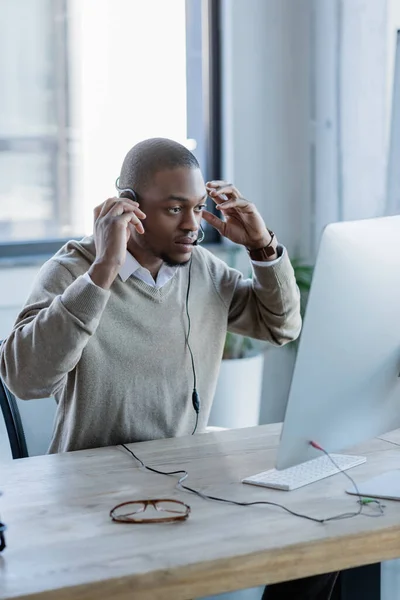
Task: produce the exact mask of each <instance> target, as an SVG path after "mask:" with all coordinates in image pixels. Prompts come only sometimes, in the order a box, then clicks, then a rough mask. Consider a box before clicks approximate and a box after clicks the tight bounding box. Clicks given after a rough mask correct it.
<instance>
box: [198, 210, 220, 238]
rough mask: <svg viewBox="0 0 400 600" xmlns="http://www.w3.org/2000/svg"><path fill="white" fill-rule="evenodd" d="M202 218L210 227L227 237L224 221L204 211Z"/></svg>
mask: <svg viewBox="0 0 400 600" xmlns="http://www.w3.org/2000/svg"><path fill="white" fill-rule="evenodd" d="M201 216H202V218H203V219H204V220H205V221H207V223H209V224H210V225H212V226H213V227H214V228H215V229H216V230H217V231H219V233H220V234H221V235H225V228H226V223H225V221H222V220H221V219H219V218H218V217H216V216H215V215H213V214H212V213H210V212H209V211H208V210H203V212H202V213H201Z"/></svg>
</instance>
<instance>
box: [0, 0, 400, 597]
mask: <svg viewBox="0 0 400 600" xmlns="http://www.w3.org/2000/svg"><path fill="white" fill-rule="evenodd" d="M398 29H400V0H0V289H1V290H2V291H1V295H0V339H2V338H4V337H5V336H7V334H8V333H9V331H10V329H11V327H12V324H13V322H14V319H15V317H16V315H17V314H18V311H19V309H20V308H21V306H22V305H23V303H24V302H25V299H26V297H27V295H28V292H29V289H30V286H31V284H32V281H33V279H34V277H35V276H36V274H37V272H38V270H39V268H40V266H41V264H43V262H44V261H45V260H46V259H47V258H48V257H49V256H51V255H52V254H53V253H54V252H55V251H56V250H57V249H58V248H59V247H60V246H61V245H62V244H63V243H64V241H65V240H67V239H70V238H75V237H76V238H79V237H81V236H82V235H84V234H87V233H91V231H92V210H93V207H94V206H96V205H97V204H99V203H101V202H103V201H104V200H105V199H106V198H107V197H109V196H110V195H114V182H115V179H116V177H117V176H118V173H119V169H120V165H121V162H122V160H123V158H124V155H125V154H126V152H127V151H128V150H129V148H130V147H131V146H133V145H134V144H135V143H136V142H138V141H140V140H142V139H145V138H148V137H152V136H164V137H170V138H172V139H175V140H177V141H179V142H181V143H183V144H185V145H187V147H188V148H190V149H191V150H192V151H193V152H194V153H195V154H196V156H197V158H198V159H199V161H200V164H201V167H202V170H203V172H204V175H205V177H206V178H207V179H210V178H224V179H227V180H229V181H233V182H234V183H235V185H236V186H237V187H238V188H239V190H240V191H241V192H242V193H243V195H244V196H245V197H246V198H248V199H250V200H251V201H253V202H255V203H256V204H257V206H258V208H259V210H260V212H261V213H262V215H263V217H264V219H265V221H266V223H267V225H268V227H270V228H271V229H273V230H274V231H275V232H276V234H277V237H278V239H279V240H280V242H281V243H283V244H284V245H285V246H286V247H287V249H288V251H289V254H290V256H291V257H292V258H293V259H294V262H295V265H296V266H297V268H296V275H297V277H298V282H299V285H300V287H301V289H302V291H303V300H304V304H305V301H306V296H307V290H308V287H309V282H310V280H311V276H312V266H313V263H314V260H315V256H316V252H317V249H318V242H319V238H320V235H321V232H322V230H323V228H324V226H325V225H326V224H327V223H329V222H332V221H340V220H349V219H359V218H365V217H376V216H383V215H388V214H394V213H396V212H398V211H399V209H400V178H399V165H400V44H399V42H398ZM396 56H397V61H396ZM206 234H207V235H206V240H205V242H206V246H208V247H209V248H210V250H211V251H212V252H215V253H216V254H218V255H219V256H221V257H222V258H223V259H224V260H226V261H227V262H228V263H229V264H231V265H232V266H235V267H236V268H238V269H240V270H241V271H243V273H244V274H245V275H248V274H249V271H250V264H249V262H248V259H247V256H246V253H245V252H244V251H243V249H241V248H238V247H236V246H234V245H232V244H227V243H226V242H224V241H223V240H221V239H219V238H218V236H217V235H216V233H215V232H214V231H212V230H210V229H209V228H207V229H206ZM371 243H375V242H374V240H371ZM377 251H378V252H382V257H383V260H384V247H383V248H382V247H378V246H377ZM295 357H296V346H295V345H289V346H288V347H285V348H283V349H275V348H272V347H271V348H259V347H255V346H254V345H252V344H251V342H249V341H248V340H236V341H235V340H234V341H233V342H232V340H230V339H228V340H227V345H226V353H225V358H226V361H224V363H229V364H227V368H228V367H229V365H233V364H237V363H233V362H231V361H242V364H243V366H244V368H247V369H250V368H251V367H250V366H249V365H250V360H251V359H257V360H258V362H257V360H255V362H257V366H256V367H255V369H256V371H254V373H256V372H257V373H258V375H257V377H258V379H257V378H256V375H249V377H250V379H251V380H252V381H256V383H255V390H254V394H255V400H254V405H251V403H250V401H249V404H248V405H246V407H245V409H244V410H241V409H240V407H239V405H238V408H237V409H236V410H232V406H231V407H230V410H228V408H227V407H226V406H225V405H224V402H223V397H224V396H225V398H226V396H227V394H226V387H225V386H226V385H227V383H226V381H225V379H231V378H232V377H233V375H230V374H228V375H226V374H225V372H222V371H221V378H220V382H219V389H218V390H217V393H218V394H219V395H220V397H221V398H222V400H218V401H216V404H215V407H216V408H215V411H214V413H213V414H212V419H211V424H215V425H221V426H226V427H241V426H245V425H252V424H257V423H267V422H278V421H282V419H283V416H284V411H285V406H286V400H287V396H288V391H289V386H290V380H291V373H292V369H293V365H294V361H295ZM234 371H235V372H237V368H236V367H235V368H234ZM248 373H250V371H248ZM251 373H253V371H252V372H251ZM224 377H225V379H224ZM244 377H247V376H246V375H240V376H239V383H237V384H236V388H237V389H239V388H238V386H240V379H241V380H243V378H244ZM248 380H249V379H247V381H248ZM241 393H242V394H243V391H242V392H241ZM20 404H21V403H20ZM20 408H21V414H22V418H23V421H24V423H25V429H26V434H27V441H28V446H29V452H30V454H40V453H43V452H45V450H46V448H47V444H48V439H49V435H50V434H49V431H50V429H51V423H52V419H53V415H54V402H53V400H52V399H44V400H43V401H38V402H34V403H24V404H23V405H22V404H21V406H20ZM242 409H243V406H242ZM2 427H3V424H2V423H0V460H1V459H7V458H8V457H9V456H10V451H9V447H8V441H7V439H6V438H7V436H6V434H5V431H4V427H3V429H1V428H2ZM385 568H386V571H385V572H386V579H385V578H384V579H383V583H382V585H383V586H385V585H386V586H389V587H387V590H389V588H390V585H392V583H391V582H393V581H394V579H393V578H396V577H399V578H400V575H397V572H399V573H400V568H398V567H396V563H390V564H389V563H388V564H387V565H386V567H385ZM389 575H390V577H391V578H392V579H390V577H389ZM385 582H386V583H385ZM385 589H386V588H385ZM243 594H244V593H243ZM387 594H388V595H387V596H386V597H387V598H393V597H394V596H393V595H391V594H390V592H387ZM232 597H233V596H232ZM235 597H236V596H235ZM241 597H243V598H244V597H245V596H243V595H242V596H241ZM248 597H249V598H250V595H249V596H248Z"/></svg>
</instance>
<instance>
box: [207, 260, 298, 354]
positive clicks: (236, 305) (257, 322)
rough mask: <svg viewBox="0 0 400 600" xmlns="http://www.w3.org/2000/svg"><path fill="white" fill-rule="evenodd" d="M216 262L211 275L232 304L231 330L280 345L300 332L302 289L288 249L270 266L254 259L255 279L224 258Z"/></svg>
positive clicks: (226, 299)
mask: <svg viewBox="0 0 400 600" xmlns="http://www.w3.org/2000/svg"><path fill="white" fill-rule="evenodd" d="M213 263H214V264H213V267H211V275H212V277H213V279H214V284H215V287H216V290H217V292H218V293H219V295H220V297H221V299H222V300H223V302H224V303H225V304H226V306H227V308H228V330H229V331H231V332H233V333H239V334H241V335H246V336H249V337H252V338H255V339H259V340H265V341H268V342H271V343H272V344H274V345H277V346H282V345H284V344H287V343H288V342H291V341H293V340H295V339H296V338H297V337H298V336H299V334H300V330H301V316H300V292H299V289H298V287H297V284H296V279H295V275H294V271H293V267H292V265H291V262H290V260H289V257H288V253H287V252H284V254H283V255H282V257H281V260H279V261H278V262H277V263H275V264H274V265H273V266H268V267H267V268H266V267H265V266H264V265H257V264H254V263H253V265H252V267H253V278H252V279H244V278H243V276H242V274H241V273H240V272H239V271H237V270H235V269H232V268H229V267H228V266H227V265H226V264H225V263H222V261H215V260H214V261H213ZM222 265H223V267H222Z"/></svg>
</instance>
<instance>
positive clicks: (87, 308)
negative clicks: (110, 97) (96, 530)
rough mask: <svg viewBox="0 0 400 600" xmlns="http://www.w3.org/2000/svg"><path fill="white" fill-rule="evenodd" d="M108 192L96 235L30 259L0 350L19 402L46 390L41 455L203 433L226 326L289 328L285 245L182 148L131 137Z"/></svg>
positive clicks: (295, 329) (293, 303) (274, 333)
mask: <svg viewBox="0 0 400 600" xmlns="http://www.w3.org/2000/svg"><path fill="white" fill-rule="evenodd" d="M119 188H120V189H121V190H124V191H123V193H122V196H124V197H123V198H116V197H115V198H109V199H108V200H106V201H105V202H103V204H101V205H100V206H98V207H97V208H96V209H95V211H94V217H95V222H94V235H93V236H92V237H87V238H84V239H83V240H82V241H81V242H69V243H68V244H67V245H66V246H64V247H63V248H62V249H61V250H60V251H59V252H58V253H57V254H56V255H55V256H54V257H53V258H52V259H50V260H49V261H48V262H47V263H46V264H45V265H44V266H43V267H42V269H41V271H40V273H39V275H38V277H37V279H36V282H35V283H34V286H33V289H32V292H31V294H30V296H29V299H28V301H27V304H26V305H25V307H24V308H23V310H22V312H21V313H20V315H19V317H18V319H17V321H16V323H15V326H14V328H13V331H12V333H11V334H10V336H9V337H8V339H7V340H6V341H5V342H4V344H3V346H2V349H1V357H0V358H1V364H0V370H1V376H2V377H3V378H4V380H5V382H6V384H7V385H8V386H9V388H10V389H11V390H12V391H13V392H14V393H15V394H16V395H17V396H18V397H20V398H22V399H33V398H41V397H47V396H51V395H54V397H55V398H56V401H57V404H58V408H57V414H56V419H55V428H54V433H53V437H52V440H51V444H50V448H49V452H65V451H69V450H78V449H83V448H92V447H98V446H107V445H115V444H120V443H129V442H137V441H141V440H149V439H156V438H161V437H172V436H181V435H187V434H190V433H192V432H193V430H194V429H196V431H198V432H202V431H204V430H205V428H206V425H207V421H208V417H209V413H210V409H211V403H212V398H213V395H214V390H215V386H216V381H217V376H218V370H219V365H220V360H221V356H222V350H223V346H224V341H225V335H226V330H227V328H228V329H229V330H230V331H233V332H237V333H241V334H244V335H249V336H252V337H254V338H258V339H262V340H267V341H269V342H272V343H273V344H277V345H283V344H285V343H287V342H290V341H292V340H294V339H295V338H297V336H298V335H299V332H300V327H301V318H300V303H299V293H298V289H297V286H296V281H295V278H294V273H293V269H292V267H291V264H290V261H289V258H288V255H287V252H286V250H285V249H284V248H283V247H282V246H279V244H278V241H277V239H276V236H275V235H274V234H273V233H272V232H271V231H269V230H268V229H267V228H266V226H265V223H264V221H263V219H262V217H261V216H260V214H259V213H258V211H257V209H256V207H255V206H254V204H252V203H250V202H248V201H247V200H245V199H244V198H243V197H242V196H241V194H240V193H239V192H238V190H237V189H236V188H235V187H234V186H233V185H231V184H229V183H225V182H223V181H212V182H209V183H208V184H206V185H205V184H204V181H203V177H202V175H201V171H200V168H199V165H198V163H197V160H196V158H195V157H194V156H193V155H192V154H191V153H190V152H189V151H188V150H187V149H186V148H185V147H184V146H181V145H180V144H177V143H176V142H173V141H171V140H166V139H160V138H156V139H151V140H146V141H144V142H141V143H139V144H137V145H136V146H134V147H133V148H132V149H131V150H130V152H128V154H127V156H126V158H125V160H124V163H123V165H122V169H121V174H120V177H119ZM207 196H210V197H211V198H212V200H213V201H214V202H215V203H216V206H217V208H218V211H219V212H220V214H221V217H222V218H221V219H220V218H218V217H217V216H215V215H213V214H212V213H210V212H208V211H207V210H205V202H206V198H207ZM202 218H203V219H204V220H205V221H207V222H208V223H209V224H210V225H212V226H213V227H215V228H216V229H217V230H218V231H219V232H220V233H221V234H222V235H223V236H225V237H227V238H228V239H230V240H232V241H233V242H236V243H239V244H242V245H243V246H245V247H246V248H247V250H248V252H249V256H250V259H251V260H252V265H253V270H254V278H253V279H252V280H245V279H243V278H242V276H241V274H240V273H239V272H237V271H235V270H234V269H230V268H228V266H227V265H226V264H225V263H223V262H222V261H221V260H219V259H217V258H216V257H215V256H213V255H212V254H211V253H210V252H208V251H207V250H206V249H204V248H201V247H199V246H197V245H196V244H195V243H196V239H197V236H198V232H199V228H200V222H201V219H202ZM189 319H190V324H191V329H190V332H189ZM192 357H193V365H192ZM193 379H194V380H195V381H193ZM193 388H195V391H196V395H195V397H193V394H192V391H193ZM196 402H197V404H196ZM271 589H273V588H271Z"/></svg>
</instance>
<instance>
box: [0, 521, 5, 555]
mask: <svg viewBox="0 0 400 600" xmlns="http://www.w3.org/2000/svg"><path fill="white" fill-rule="evenodd" d="M5 530H6V526H5V525H4V523H1V522H0V552H2V550H4V548H5V547H6V538H5V537H4V532H5Z"/></svg>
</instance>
